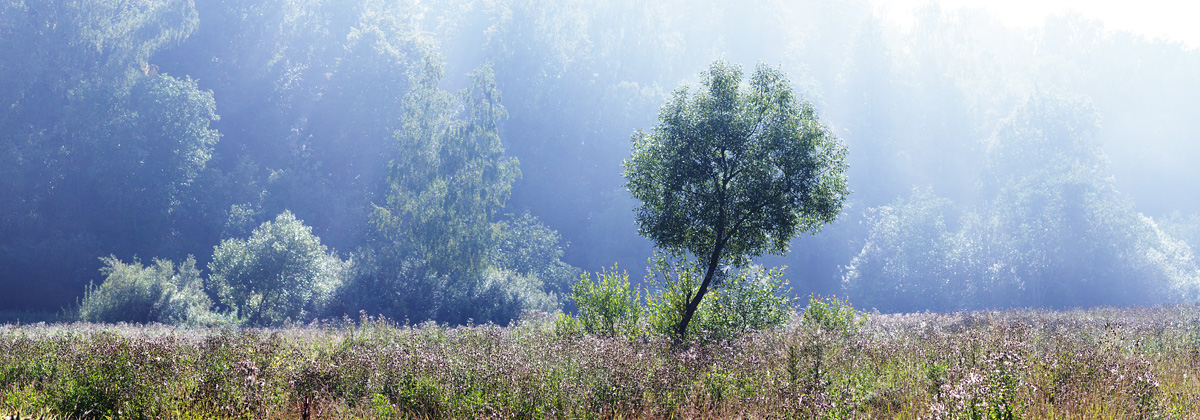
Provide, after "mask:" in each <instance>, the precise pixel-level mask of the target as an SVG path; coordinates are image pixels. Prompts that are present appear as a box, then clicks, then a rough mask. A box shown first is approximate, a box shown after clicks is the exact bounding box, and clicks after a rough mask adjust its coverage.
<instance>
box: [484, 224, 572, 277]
mask: <svg viewBox="0 0 1200 420" xmlns="http://www.w3.org/2000/svg"><path fill="white" fill-rule="evenodd" d="M493 226H494V227H495V229H494V230H495V232H496V233H495V234H496V237H495V243H494V245H493V247H492V261H491V264H492V265H494V266H496V267H499V268H501V269H504V270H508V271H512V272H515V273H517V274H520V275H527V276H528V275H532V276H536V277H538V278H539V279H541V280H542V282H544V288H545V290H546V291H547V292H551V293H555V294H557V295H558V296H565V295H566V294H567V293H569V292H570V291H571V284H572V282H573V281H574V280H577V279H579V275H580V274H581V272H580V271H579V269H577V268H575V267H572V266H571V265H570V264H567V263H565V262H563V261H562V256H563V247H564V245H563V244H562V243H561V242H562V239H561V237H560V236H559V235H558V232H556V231H554V229H550V228H549V227H546V225H543V224H542V223H541V221H539V220H538V219H537V218H536V217H533V216H531V215H530V214H529V213H525V214H522V215H520V216H514V217H510V218H508V219H507V220H502V221H500V222H497V223H495V224H493Z"/></svg>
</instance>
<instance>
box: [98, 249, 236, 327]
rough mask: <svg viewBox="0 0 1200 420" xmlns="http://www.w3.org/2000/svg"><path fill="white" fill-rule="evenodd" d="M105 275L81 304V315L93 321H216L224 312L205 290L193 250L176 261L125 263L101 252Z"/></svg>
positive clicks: (218, 321) (135, 261)
mask: <svg viewBox="0 0 1200 420" xmlns="http://www.w3.org/2000/svg"><path fill="white" fill-rule="evenodd" d="M101 261H103V262H104V267H103V268H101V269H100V271H101V273H103V274H104V275H105V280H104V282H103V283H101V284H100V286H99V287H92V286H88V289H87V291H86V292H85V293H84V298H83V301H82V302H80V305H79V318H80V319H81V320H84V321H90V322H122V321H123V322H140V323H148V322H162V323H171V324H177V323H193V324H215V323H220V322H221V321H222V317H221V316H219V315H217V314H214V313H212V311H211V310H210V309H211V308H212V301H211V300H210V299H209V298H208V296H207V295H206V294H204V290H203V281H202V280H201V278H200V270H199V269H197V268H196V260H195V258H192V257H191V256H189V257H188V258H187V260H185V261H184V262H183V263H182V264H179V265H178V266H176V265H175V264H174V263H172V262H171V261H165V260H154V263H153V264H151V265H149V266H143V265H142V264H141V263H140V262H138V261H137V260H134V261H133V262H132V263H128V264H126V263H124V262H121V260H118V259H117V258H116V257H113V256H109V257H105V258H101Z"/></svg>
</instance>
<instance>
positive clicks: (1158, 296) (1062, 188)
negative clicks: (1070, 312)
mask: <svg viewBox="0 0 1200 420" xmlns="http://www.w3.org/2000/svg"><path fill="white" fill-rule="evenodd" d="M1097 130H1098V123H1097V122H1096V114H1095V110H1094V108H1092V107H1091V106H1090V105H1089V104H1088V103H1087V102H1086V101H1083V100H1081V99H1079V98H1075V97H1071V96H1067V95H1063V94H1057V93H1041V94H1038V95H1034V96H1032V97H1030V98H1029V99H1027V100H1026V101H1025V102H1024V103H1022V104H1021V105H1020V106H1018V107H1017V109H1015V110H1014V111H1013V113H1012V114H1011V115H1010V116H1009V117H1008V118H1007V119H1005V120H1004V122H1002V123H1001V124H1000V126H999V127H997V129H996V131H995V133H994V134H993V135H992V137H991V138H989V139H988V141H987V153H988V159H987V165H986V166H985V167H984V171H985V173H987V174H988V176H986V177H985V178H984V179H986V180H988V182H987V183H986V184H984V185H982V186H981V192H982V193H983V194H984V195H985V196H988V197H991V199H990V200H989V201H986V202H985V203H984V204H983V205H981V206H980V207H978V208H967V209H957V211H956V209H955V206H954V203H953V202H951V201H950V200H949V199H946V198H942V197H938V196H936V195H934V194H933V192H932V191H930V190H914V191H913V193H912V194H911V195H910V196H909V197H907V198H901V199H897V200H896V201H895V202H894V203H892V204H891V205H888V206H882V207H879V208H876V209H874V211H873V215H872V216H871V219H870V226H871V229H870V233H869V234H868V237H867V241H866V244H865V245H864V246H863V248H862V251H861V252H860V253H859V254H858V255H857V256H856V257H854V259H853V260H851V263H850V265H849V266H848V267H847V271H846V275H845V277H844V280H843V281H844V285H845V288H846V291H847V293H850V294H851V295H853V296H855V299H856V301H857V302H859V303H860V304H862V305H864V306H866V307H868V308H878V309H879V310H881V311H888V312H895V311H901V312H903V311H919V310H923V309H932V310H940V311H950V310H961V309H977V308H981V307H1011V306H1041V307H1055V306H1057V307H1069V306H1083V305H1095V304H1108V305H1135V304H1142V305H1144V304H1152V303H1157V302H1181V301H1194V300H1195V299H1196V298H1197V297H1198V293H1200V267H1198V266H1197V265H1196V262H1195V258H1194V254H1193V252H1192V250H1191V248H1190V247H1189V246H1188V245H1187V244H1186V243H1185V242H1183V241H1182V240H1180V239H1177V238H1175V237H1172V236H1171V235H1170V234H1169V233H1168V231H1166V230H1164V229H1162V228H1160V227H1159V226H1158V224H1157V223H1155V222H1154V220H1153V219H1150V218H1148V217H1146V216H1144V215H1142V214H1140V213H1138V212H1137V211H1136V210H1135V209H1134V207H1133V205H1132V203H1130V202H1129V200H1128V198H1126V197H1125V196H1124V195H1123V194H1121V193H1120V192H1118V191H1117V188H1116V186H1115V185H1114V182H1113V179H1112V177H1111V175H1109V173H1108V169H1107V165H1108V159H1107V158H1106V156H1105V155H1104V153H1103V152H1102V151H1101V150H1100V147H1099V145H1098V144H1097V143H1096V141H1095V133H1096V131H1097ZM956 213H957V214H956ZM1184 237H1187V236H1184Z"/></svg>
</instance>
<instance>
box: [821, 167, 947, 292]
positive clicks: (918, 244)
mask: <svg viewBox="0 0 1200 420" xmlns="http://www.w3.org/2000/svg"><path fill="white" fill-rule="evenodd" d="M950 205H951V203H950V200H948V199H945V198H940V197H937V196H935V195H934V194H933V192H932V191H931V190H928V189H926V190H922V189H913V191H912V193H911V194H910V195H909V196H908V197H905V198H899V199H896V201H894V202H892V204H890V205H887V206H880V207H876V208H874V209H871V211H870V212H869V224H870V226H871V228H870V229H871V230H870V232H869V233H868V234H867V240H866V243H865V244H864V245H863V248H862V251H861V252H859V254H858V255H857V256H855V257H854V258H853V259H852V260H850V264H849V265H848V266H847V267H846V273H845V275H844V276H843V277H842V287H843V289H844V290H845V291H846V293H847V294H848V295H849V296H850V297H852V298H854V300H855V301H856V302H858V303H860V304H861V305H862V306H863V307H865V308H868V309H869V308H875V309H878V310H881V311H884V312H914V311H919V310H923V309H933V310H939V311H946V310H955V309H961V308H960V307H959V306H958V305H961V304H962V302H961V301H959V300H958V299H955V298H956V297H962V295H961V292H962V289H963V288H962V285H961V284H956V283H953V282H952V280H953V279H954V277H953V276H952V273H951V272H950V270H951V269H953V263H952V261H951V259H952V257H953V252H952V251H953V249H952V248H953V247H954V235H953V233H952V232H951V231H949V230H948V229H947V228H946V214H947V213H948V210H949V209H950Z"/></svg>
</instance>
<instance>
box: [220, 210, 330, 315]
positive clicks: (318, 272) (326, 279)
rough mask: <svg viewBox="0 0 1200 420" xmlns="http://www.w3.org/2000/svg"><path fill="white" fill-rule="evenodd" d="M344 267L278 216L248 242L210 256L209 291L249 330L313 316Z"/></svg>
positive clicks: (231, 242)
mask: <svg viewBox="0 0 1200 420" xmlns="http://www.w3.org/2000/svg"><path fill="white" fill-rule="evenodd" d="M344 267H345V263H344V262H342V260H340V259H338V258H337V256H336V255H333V254H332V253H327V252H326V251H325V246H324V245H321V238H318V237H317V236H316V235H313V234H312V228H310V227H308V226H305V225H304V222H301V221H299V220H296V217H295V216H293V215H292V213H291V212H283V213H282V214H280V215H279V216H277V217H275V221H274V222H273V223H272V222H266V223H263V224H262V225H261V226H259V227H258V229H255V230H254V233H252V234H251V235H250V237H249V238H248V239H245V240H242V239H227V240H225V241H223V242H221V245H219V246H217V247H216V249H214V250H213V259H212V262H211V263H209V264H208V269H209V270H210V271H211V272H212V274H211V275H210V276H209V278H208V280H209V285H208V286H209V288H211V289H213V290H212V292H213V294H215V295H216V296H217V297H218V298H219V301H220V303H221V304H222V305H224V306H226V307H227V308H229V309H234V310H237V315H238V317H239V318H241V319H242V320H243V321H244V322H246V323H248V324H250V325H273V324H274V325H277V324H279V323H280V322H283V321H284V320H285V319H287V318H291V319H294V320H298V319H302V318H305V317H309V316H313V315H317V314H319V312H320V309H322V307H323V305H324V304H325V303H326V301H327V299H328V298H329V297H330V296H331V295H332V294H333V291H334V290H335V289H337V287H338V286H339V285H340V283H341V281H342V275H343V270H344Z"/></svg>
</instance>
